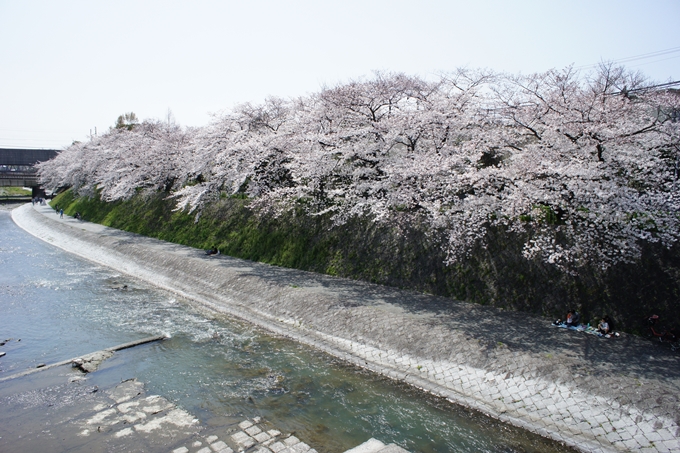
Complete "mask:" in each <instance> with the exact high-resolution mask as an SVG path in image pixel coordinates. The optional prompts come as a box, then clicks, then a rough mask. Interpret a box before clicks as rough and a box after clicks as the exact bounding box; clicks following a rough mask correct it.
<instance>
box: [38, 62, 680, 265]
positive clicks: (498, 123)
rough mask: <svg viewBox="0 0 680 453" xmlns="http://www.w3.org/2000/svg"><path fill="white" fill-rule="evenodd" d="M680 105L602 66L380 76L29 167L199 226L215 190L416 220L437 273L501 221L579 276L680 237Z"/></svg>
mask: <svg viewBox="0 0 680 453" xmlns="http://www.w3.org/2000/svg"><path fill="white" fill-rule="evenodd" d="M679 108H680V96H679V95H678V93H677V92H674V91H673V90H663V89H658V88H656V89H653V88H649V85H648V84H647V85H646V82H645V81H644V79H643V78H642V77H640V76H639V74H631V73H628V72H626V71H625V70H624V69H622V68H618V67H615V66H612V65H602V66H601V67H600V68H599V70H597V71H595V72H593V73H590V74H585V75H584V74H580V73H578V72H576V71H574V70H572V69H566V70H562V71H556V70H553V71H548V72H546V73H542V74H535V75H529V76H523V75H519V76H509V75H500V74H493V73H490V72H483V71H467V70H461V71H458V72H456V73H454V74H447V75H445V76H442V77H441V78H440V79H439V80H437V81H434V82H432V81H424V80H421V79H419V78H416V77H409V76H406V75H403V74H381V73H379V74H376V75H375V77H373V78H372V79H370V80H365V81H355V82H350V83H346V84H341V85H338V86H336V87H333V88H327V89H323V90H321V92H319V93H316V94H312V95H309V96H306V97H302V98H299V99H292V100H284V99H278V98H270V99H268V100H266V101H265V102H264V103H263V104H261V105H251V104H245V105H241V106H239V107H238V108H236V109H234V110H233V111H231V112H229V113H225V114H222V115H220V116H216V117H215V119H214V121H213V122H212V123H211V124H210V125H208V126H206V127H202V128H195V129H194V128H191V129H186V128H180V127H177V126H174V125H168V124H165V123H162V122H158V121H144V122H142V123H140V124H138V125H136V126H135V127H134V128H132V129H131V130H128V128H119V129H112V130H111V131H109V132H108V133H106V134H105V135H103V136H100V137H96V138H94V139H92V140H91V141H89V142H85V143H75V144H73V145H72V146H70V147H68V148H67V149H65V150H64V151H63V152H61V153H60V154H59V155H58V157H57V158H55V159H53V160H51V161H48V162H44V163H42V164H40V165H39V172H40V175H41V177H42V180H43V183H44V184H45V186H46V187H54V188H59V187H72V188H73V189H75V190H78V191H79V193H81V194H83V195H89V194H94V193H95V192H97V191H98V192H99V193H100V196H101V197H102V198H103V199H104V200H107V201H112V200H120V199H127V198H129V197H132V196H133V195H134V194H135V193H137V192H138V190H139V189H140V188H143V189H149V190H154V191H158V190H161V191H167V192H168V193H169V194H170V195H171V196H172V197H174V198H175V199H176V203H177V209H186V210H189V211H192V212H195V213H196V214H197V215H200V212H201V210H202V208H203V207H204V206H205V205H206V204H207V203H210V202H211V201H213V200H215V199H217V198H219V197H220V196H221V195H222V194H224V193H227V194H241V195H242V196H247V197H248V198H250V199H252V203H251V204H250V206H251V207H252V208H253V209H255V210H257V211H258V212H262V213H269V214H274V215H277V214H281V213H283V212H286V211H289V210H292V209H296V210H299V209H304V210H305V211H306V212H307V213H308V215H310V216H315V215H326V216H331V217H332V219H333V222H334V223H335V224H336V225H340V224H343V223H344V222H346V221H347V220H348V219H350V218H352V217H354V216H368V217H369V218H371V219H373V220H374V221H375V222H383V223H387V224H389V225H391V226H394V227H395V229H397V230H398V229H399V228H402V227H403V228H407V227H408V226H409V225H413V224H416V223H417V224H418V225H420V226H421V227H422V226H423V225H424V226H425V227H426V228H427V230H428V232H429V233H428V234H429V235H430V237H431V238H432V239H433V240H437V241H439V243H440V244H441V247H443V248H444V250H445V252H446V256H447V257H448V263H449V264H450V263H454V262H456V261H457V260H459V259H461V258H464V257H465V256H466V254H468V253H470V251H471V250H472V249H473V248H474V247H478V246H480V245H481V246H483V244H484V241H485V237H486V233H487V231H489V228H504V229H506V230H507V231H510V232H516V233H520V235H521V237H524V238H526V242H525V244H524V249H523V254H524V256H525V257H526V258H528V259H540V260H543V261H544V262H546V263H551V264H552V265H555V266H557V267H559V268H560V269H562V270H564V271H567V272H570V273H575V272H578V270H579V268H581V267H583V266H586V265H588V266H593V265H596V266H598V267H601V268H607V267H608V266H611V265H613V264H616V263H620V262H633V261H635V260H636V259H637V258H638V257H639V254H640V247H641V244H642V243H643V242H645V241H647V242H658V243H661V244H663V245H664V246H665V247H671V246H672V245H673V244H674V243H675V242H676V241H677V240H678V238H679V236H680V224H679V220H680V219H679V217H678V214H679V210H680V197H679V196H678V187H677V185H678V159H679V158H680V129H679V126H680V123H679V122H677V121H676V120H677V112H678V109H679Z"/></svg>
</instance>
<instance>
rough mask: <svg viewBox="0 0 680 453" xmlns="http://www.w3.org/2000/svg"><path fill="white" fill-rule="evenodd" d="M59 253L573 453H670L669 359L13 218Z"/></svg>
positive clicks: (68, 222) (673, 365) (32, 209)
mask: <svg viewBox="0 0 680 453" xmlns="http://www.w3.org/2000/svg"><path fill="white" fill-rule="evenodd" d="M12 218H13V219H14V221H15V223H16V224H17V225H19V226H20V227H21V228H23V229H24V230H26V231H28V232H29V233H31V234H33V235H34V236H36V237H38V238H41V239H43V240H45V241H47V242H49V243H51V244H53V245H55V246H57V247H60V248H62V249H64V250H66V251H68V252H71V253H74V254H76V255H79V256H81V257H84V258H86V259H89V260H91V261H94V262H97V263H99V264H102V265H105V266H109V267H112V268H115V269H116V270H118V271H120V272H124V273H127V274H130V275H133V276H135V277H137V278H141V279H143V280H146V281H148V282H150V283H153V284H155V285H158V286H160V287H163V288H166V289H169V290H171V291H174V292H177V293H179V294H182V295H183V296H185V297H187V298H189V299H192V300H194V301H196V302H198V303H201V304H204V305H206V306H208V307H210V308H212V309H215V310H217V311H220V312H224V313H227V314H230V315H232V316H235V317H238V318H241V319H244V320H247V321H250V322H252V323H255V324H257V325H259V326H262V327H264V328H267V329H269V330H271V331H272V332H274V333H277V334H281V335H285V336H287V337H290V338H293V339H295V340H297V341H300V342H302V343H306V344H308V345H311V346H313V347H316V348H319V349H321V350H323V351H326V352H328V353H330V354H332V355H335V356H337V357H340V358H342V359H344V360H347V361H348V362H351V363H354V364H357V365H360V366H363V367H365V368H368V369H371V370H373V371H375V372H378V373H382V374H384V375H386V376H389V377H392V378H394V379H397V380H400V381H403V382H407V383H409V384H412V385H414V386H416V387H419V388H422V389H424V390H426V391H428V392H431V393H433V394H436V395H439V396H443V397H446V398H448V399H450V400H452V401H454V402H456V403H459V404H462V405H465V406H467V407H470V408H473V409H477V410H480V411H482V412H484V413H486V414H489V415H491V416H493V417H496V418H498V419H501V420H503V421H506V422H509V423H511V424H513V425H516V426H520V427H523V428H526V429H528V430H530V431H533V432H536V433H539V434H541V435H543V436H546V437H549V438H552V439H556V440H559V441H562V442H565V443H566V444H568V445H572V446H574V447H576V448H578V449H580V450H582V451H592V452H613V451H639V450H642V451H650V452H670V451H680V427H679V426H680V415H679V414H680V404H679V401H680V355H679V354H677V353H673V352H671V351H670V350H667V349H665V348H663V347H661V345H657V344H654V343H651V342H647V341H645V340H643V339H639V338H636V337H633V336H630V335H625V334H622V336H621V337H619V338H616V339H602V338H598V337H596V336H592V335H586V334H583V333H580V332H571V331H566V330H564V329H556V328H553V327H551V326H550V323H549V321H547V320H545V319H541V318H534V317H529V316H526V315H524V314H521V313H511V312H505V311H501V310H497V309H494V308H489V307H483V306H478V305H473V304H467V303H463V302H457V301H452V300H449V299H443V298H438V297H433V296H426V295H422V294H417V293H413V292H407V291H399V290H396V289H392V288H386V287H381V286H377V285H370V284H367V283H361V282H354V281H348V280H344V279H339V278H332V277H328V276H323V275H317V274H311V273H307V272H301V271H296V270H290V269H283V268H277V267H272V266H268V265H263V264H258V263H253V262H248V261H243V260H238V259H234V258H230V257H226V256H213V257H211V256H206V255H205V254H204V253H203V251H201V250H197V249H192V248H189V247H183V246H179V245H175V244H170V243H165V242H162V241H158V240H155V239H150V238H146V237H142V236H138V235H134V234H130V233H126V232H122V231H119V230H114V229H110V228H106V227H103V226H101V225H97V224H91V223H87V222H80V221H77V220H75V219H72V218H68V217H66V216H64V218H63V219H60V218H59V216H57V215H55V213H54V211H53V210H52V209H51V208H50V207H49V206H31V205H30V204H27V205H24V206H21V207H19V208H16V209H14V210H13V211H12Z"/></svg>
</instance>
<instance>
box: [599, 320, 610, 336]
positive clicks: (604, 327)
mask: <svg viewBox="0 0 680 453" xmlns="http://www.w3.org/2000/svg"><path fill="white" fill-rule="evenodd" d="M597 332H598V334H599V335H600V336H602V335H607V334H608V333H609V323H608V322H607V317H606V316H603V317H602V319H600V323H599V324H598V325H597Z"/></svg>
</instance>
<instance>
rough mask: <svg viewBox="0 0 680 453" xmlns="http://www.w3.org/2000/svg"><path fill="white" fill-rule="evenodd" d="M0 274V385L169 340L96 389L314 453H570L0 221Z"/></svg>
mask: <svg viewBox="0 0 680 453" xmlns="http://www.w3.org/2000/svg"><path fill="white" fill-rule="evenodd" d="M0 269H2V272H1V273H0V340H9V341H7V342H6V344H5V345H4V346H0V352H6V356H4V357H2V358H0V377H4V376H9V375H11V374H12V373H16V372H19V371H23V370H25V369H27V368H33V367H35V366H36V365H37V364H39V363H47V364H49V363H52V362H57V361H61V360H66V359H69V358H71V357H76V356H80V355H83V354H86V353H89V352H93V351H96V350H100V349H103V348H107V347H111V346H114V345H117V344H121V343H125V342H128V341H132V340H136V339H140V338H144V337H148V336H151V335H157V334H166V335H169V336H170V339H169V340H166V341H163V342H160V343H155V344H151V345H146V346H143V347H138V348H133V349H129V350H126V351H122V352H121V353H117V354H116V355H115V356H114V357H113V358H112V359H109V360H108V361H106V362H105V363H104V365H103V366H102V367H101V368H100V370H99V371H97V372H95V373H92V375H91V376H90V379H91V381H92V382H93V383H95V384H96V383H99V384H100V385H102V386H104V385H107V384H108V385H110V384H111V383H115V382H120V381H121V380H125V379H128V378H132V377H136V378H138V379H139V380H141V381H143V382H144V383H145V384H146V386H147V388H148V389H149V391H150V392H153V393H156V394H160V395H162V396H164V397H165V398H167V399H169V400H171V401H172V402H174V403H176V404H178V405H179V406H181V407H182V408H184V409H186V410H187V411H189V412H190V413H192V414H193V415H194V416H196V417H197V418H198V419H199V420H200V421H201V423H202V424H203V425H205V426H209V427H218V426H222V425H225V424H229V423H236V422H238V421H240V420H243V419H244V418H246V417H255V416H260V417H264V418H265V419H267V420H268V421H270V422H271V423H272V424H273V425H275V426H277V427H278V428H279V429H281V430H282V431H287V432H295V433H296V435H297V436H298V437H299V438H301V439H302V440H303V441H305V442H307V443H308V444H310V445H311V446H313V447H314V448H316V449H317V450H318V451H319V452H341V451H344V450H346V449H348V448H351V447H354V446H356V445H358V444H359V443H361V442H364V441H365V440H367V439H368V438H370V437H375V438H378V439H380V440H381V441H383V442H385V443H390V442H394V443H397V444H399V445H401V446H402V447H404V448H406V449H408V450H410V451H412V452H416V451H420V452H454V451H455V452H551V451H570V450H567V449H563V448H562V447H560V446H559V445H557V444H556V443H554V442H551V441H548V440H545V439H543V438H541V437H539V436H536V435H533V434H531V433H528V432H526V431H523V430H520V429H517V428H514V427H511V426H508V425H505V424H502V423H499V422H497V421H495V420H493V419H490V418H488V417H485V416H483V415H481V414H479V413H476V412H473V411H469V410H467V409H464V408H461V407H459V406H456V405H453V404H451V403H449V402H447V401H446V400H443V399H440V398H435V397H431V396H429V395H426V394H424V393H422V392H420V391H417V390H415V389H413V388H411V387H409V386H406V385H402V384H399V383H396V382H393V381H391V380H389V379H387V378H384V377H381V376H378V375H375V374H373V373H370V372H367V371H363V370H362V369H359V368H356V367H354V366H349V365H347V364H345V363H344V362H341V361H338V360H336V359H334V358H332V357H330V356H328V355H326V354H324V353H321V352H318V351H315V350H313V349H310V348H308V347H306V346H301V345H298V344H296V343H294V342H292V341H290V340H287V339H285V338H279V337H276V336H272V335H269V334H267V332H264V331H261V330H259V329H257V328H254V327H252V326H250V325H245V324H243V323H240V322H236V321H234V320H232V319H229V318H227V317H224V316H222V315H218V314H215V313H212V312H208V311H205V310H203V309H199V308H196V307H195V306H194V305H192V304H191V303H190V301H187V300H184V299H182V298H181V297H178V296H177V295H174V294H171V293H168V292H166V291H163V290H159V289H157V288H155V287H151V286H150V285H148V284H146V283H144V282H141V281H138V280H135V279H134V278H132V277H129V276H125V275H120V274H118V273H116V272H115V271H112V270H110V269H107V268H102V267H99V266H97V265H93V264H92V263H90V262H87V261H84V260H81V259H79V258H76V257H74V256H71V255H69V254H68V253H64V252H63V251H61V250H59V249H57V248H55V247H53V246H51V245H49V244H46V243H43V242H41V241H39V240H38V239H35V238H33V237H32V236H30V235H29V234H27V233H26V232H24V231H23V230H21V229H19V228H18V227H16V225H14V223H13V222H12V220H11V217H10V213H9V212H8V211H6V210H4V211H0ZM0 386H2V384H1V383H0ZM0 410H1V409H0Z"/></svg>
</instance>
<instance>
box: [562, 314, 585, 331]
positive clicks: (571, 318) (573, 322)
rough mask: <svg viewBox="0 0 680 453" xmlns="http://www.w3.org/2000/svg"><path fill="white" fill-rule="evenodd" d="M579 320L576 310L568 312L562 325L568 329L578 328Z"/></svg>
mask: <svg viewBox="0 0 680 453" xmlns="http://www.w3.org/2000/svg"><path fill="white" fill-rule="evenodd" d="M580 320H581V316H580V315H579V314H578V312H577V311H576V310H569V311H568V312H567V320H566V321H565V322H564V324H565V325H566V326H567V327H568V328H573V329H575V328H577V327H578V326H579V321H580Z"/></svg>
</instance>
